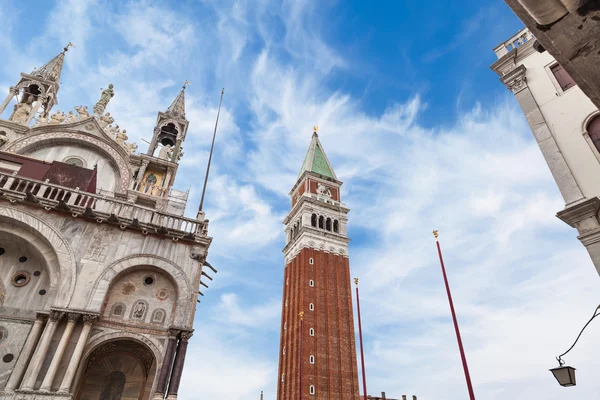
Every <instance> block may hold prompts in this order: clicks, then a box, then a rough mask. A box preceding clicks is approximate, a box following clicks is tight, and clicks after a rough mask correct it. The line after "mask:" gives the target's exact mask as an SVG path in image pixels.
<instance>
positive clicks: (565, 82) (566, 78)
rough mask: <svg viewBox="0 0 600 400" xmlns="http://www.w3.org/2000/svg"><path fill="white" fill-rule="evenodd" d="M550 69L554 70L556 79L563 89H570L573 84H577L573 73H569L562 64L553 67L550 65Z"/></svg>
mask: <svg viewBox="0 0 600 400" xmlns="http://www.w3.org/2000/svg"><path fill="white" fill-rule="evenodd" d="M550 71H552V74H553V75H554V77H555V78H556V81H557V82H558V84H559V85H560V88H561V89H562V90H563V91H564V90H568V89H570V88H572V87H573V86H577V84H576V83H575V81H574V80H573V78H571V75H569V74H568V73H567V71H565V69H564V68H563V67H562V65H560V64H555V65H553V66H552V67H550Z"/></svg>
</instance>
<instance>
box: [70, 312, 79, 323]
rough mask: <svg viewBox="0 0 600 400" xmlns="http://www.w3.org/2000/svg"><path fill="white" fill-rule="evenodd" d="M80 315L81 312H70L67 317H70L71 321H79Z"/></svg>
mask: <svg viewBox="0 0 600 400" xmlns="http://www.w3.org/2000/svg"><path fill="white" fill-rule="evenodd" d="M80 316H81V314H77V313H68V314H67V318H68V319H69V322H77V321H79V317H80Z"/></svg>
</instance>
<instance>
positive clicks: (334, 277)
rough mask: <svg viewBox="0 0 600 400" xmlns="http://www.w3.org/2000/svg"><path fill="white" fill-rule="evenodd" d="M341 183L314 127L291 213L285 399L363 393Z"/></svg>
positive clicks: (283, 348) (348, 397)
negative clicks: (360, 391) (357, 354)
mask: <svg viewBox="0 0 600 400" xmlns="http://www.w3.org/2000/svg"><path fill="white" fill-rule="evenodd" d="M341 186H342V182H340V181H339V180H338V179H337V177H336V175H335V172H334V171H333V168H332V167H331V164H330V163H329V160H328V159H327V156H326V155H325V151H324V150H323V147H322V145H321V142H320V141H319V137H318V135H317V133H316V128H315V132H314V133H313V136H312V140H311V143H310V147H309V150H308V153H307V154H306V158H305V160H304V163H303V165H302V169H301V170H300V175H299V176H298V180H297V182H296V184H295V185H294V187H293V189H292V190H291V192H290V195H291V197H292V199H291V207H292V209H291V211H290V212H289V214H288V216H287V217H286V218H285V221H284V224H285V227H286V228H285V232H286V237H287V240H286V246H285V248H284V249H283V252H284V255H285V270H284V281H283V299H282V318H281V338H280V353H279V379H278V388H277V399H278V400H291V399H296V398H297V397H298V395H299V393H300V391H301V393H302V398H305V399H310V398H315V399H336V400H338V399H339V400H354V399H356V400H357V399H358V398H359V394H358V393H359V391H358V371H357V364H356V344H355V339H354V319H353V311H352V292H351V283H350V266H349V261H348V242H349V239H348V236H347V231H346V223H347V221H348V218H347V214H348V212H349V211H350V210H349V209H348V208H347V207H346V205H345V204H344V203H342V201H341Z"/></svg>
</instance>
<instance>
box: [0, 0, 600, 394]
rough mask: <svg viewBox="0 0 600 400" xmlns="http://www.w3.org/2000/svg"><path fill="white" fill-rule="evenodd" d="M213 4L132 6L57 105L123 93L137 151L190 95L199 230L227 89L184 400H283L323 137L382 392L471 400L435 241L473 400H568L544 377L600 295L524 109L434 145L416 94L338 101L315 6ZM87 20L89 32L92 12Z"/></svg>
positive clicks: (462, 123)
mask: <svg viewBox="0 0 600 400" xmlns="http://www.w3.org/2000/svg"><path fill="white" fill-rule="evenodd" d="M65 4H67V3H65ZM140 4H142V5H145V7H138V6H139V5H140ZM202 6H203V7H205V8H206V9H203V13H206V15H209V16H211V17H212V16H215V17H216V18H215V19H214V20H215V21H217V22H216V23H214V24H211V23H209V22H207V21H209V20H210V18H206V19H205V20H203V21H202V24H199V23H196V22H195V19H194V18H195V17H194V16H193V15H184V14H183V13H182V11H181V10H177V9H168V8H166V7H165V5H164V4H163V5H162V6H161V5H157V4H156V3H150V2H142V3H137V2H135V3H126V4H125V5H123V7H122V8H119V10H120V11H122V12H121V15H112V14H111V17H112V18H109V19H104V22H103V23H104V25H103V29H108V30H109V31H110V34H111V35H113V36H115V37H117V38H118V41H116V42H115V49H112V50H110V51H109V52H108V53H107V54H102V55H101V56H98V59H94V58H92V55H93V51H92V50H91V45H90V49H88V50H86V53H85V54H86V56H85V57H84V58H83V59H84V65H82V66H81V68H78V69H77V71H73V70H70V71H69V72H68V73H69V74H71V78H70V79H72V80H71V82H73V81H75V82H77V84H73V86H71V87H70V89H67V88H66V87H65V88H64V89H61V94H63V95H64V96H63V98H61V101H62V103H63V104H71V105H75V104H78V103H80V102H81V101H88V104H90V105H91V104H93V102H94V101H96V100H97V95H98V94H99V91H98V89H99V88H100V87H105V85H106V84H107V83H108V82H111V81H112V82H113V83H115V87H116V92H117V94H116V96H115V98H114V99H113V100H112V101H111V103H110V105H109V110H110V111H111V113H112V114H114V115H115V116H116V119H117V123H119V124H120V125H122V126H125V127H126V128H127V130H128V132H129V133H130V137H133V138H135V139H136V140H139V138H141V137H145V138H149V135H150V134H151V132H152V128H153V125H154V121H155V118H156V112H157V111H159V110H163V109H166V107H167V106H168V105H169V104H170V102H171V101H172V99H173V98H174V97H175V95H176V94H177V92H178V90H179V87H180V85H181V83H182V81H183V80H185V79H189V80H190V81H191V82H192V84H191V85H190V87H189V89H188V91H187V92H186V95H187V99H188V110H187V114H188V117H189V120H190V131H189V133H188V139H187V141H186V143H185V145H184V147H185V148H186V156H185V157H184V159H183V162H182V163H181V169H180V172H179V176H178V181H177V184H178V186H179V187H180V188H185V187H187V186H188V185H192V190H191V198H190V202H189V203H190V207H189V209H190V210H188V211H190V212H192V213H193V211H194V209H195V207H196V205H197V204H198V203H199V197H200V190H201V187H202V182H203V179H204V172H205V169H204V168H205V165H206V160H207V157H208V149H209V146H210V140H211V138H212V130H213V126H214V125H213V124H214V118H215V116H216V107H217V105H218V90H219V89H220V88H221V87H222V86H225V87H226V89H227V92H226V97H225V107H224V109H223V111H222V114H221V121H220V128H219V135H218V137H217V146H216V153H215V159H214V164H213V167H212V170H211V179H210V181H209V186H208V191H207V199H206V206H205V211H206V213H207V217H208V218H209V219H210V220H211V223H210V234H211V235H213V236H214V243H213V246H212V248H211V250H210V256H209V258H210V261H211V263H212V264H213V265H215V266H216V267H217V268H219V273H218V274H217V276H215V281H214V282H211V287H210V289H208V290H204V291H203V292H204V293H205V297H204V298H203V300H202V301H203V302H202V304H201V306H200V307H199V312H198V318H197V320H196V326H195V327H196V329H197V331H196V334H195V337H194V339H193V340H192V342H191V344H190V352H189V355H188V358H187V364H186V371H185V374H184V380H183V383H182V388H181V393H180V397H182V398H186V399H187V398H189V399H197V398H204V397H226V398H228V399H232V400H235V399H245V398H248V397H250V396H257V394H258V393H259V391H260V390H262V389H264V390H265V393H266V394H267V397H266V398H267V399H269V398H271V399H272V398H274V397H275V395H274V392H275V387H276V384H277V382H276V379H277V376H276V374H277V372H276V365H277V351H278V332H277V330H278V327H279V312H280V307H281V303H280V290H281V283H282V282H281V281H282V275H283V260H282V256H281V253H280V250H281V247H282V245H283V244H282V241H283V227H282V225H281V221H282V220H283V217H284V216H285V213H286V212H287V211H288V209H289V199H288V197H287V193H288V191H289V189H290V188H291V187H292V186H293V184H294V182H295V179H296V176H297V173H298V169H299V168H300V165H301V163H302V159H303V157H304V154H305V152H306V149H307V146H308V143H309V140H310V134H311V133H312V130H311V128H312V126H313V125H319V126H320V128H321V129H320V138H321V141H322V142H323V145H324V148H325V150H326V152H327V154H328V156H329V158H330V161H331V162H332V164H333V166H334V168H335V170H336V172H337V174H338V176H339V178H340V179H341V180H343V181H345V184H344V186H343V192H342V194H343V196H344V200H345V201H346V202H347V203H348V205H349V206H350V208H351V209H352V212H351V214H350V216H349V217H350V222H349V223H350V234H351V236H354V237H355V239H356V240H355V241H353V242H352V243H351V245H350V249H351V250H350V252H351V265H352V273H353V275H356V276H360V277H361V300H362V301H363V303H362V304H361V305H362V309H363V327H364V329H365V332H364V333H365V341H366V343H365V344H366V359H367V366H368V381H369V388H370V389H369V391H370V392H371V394H374V393H378V392H380V391H383V390H384V391H386V392H387V394H388V396H393V397H396V398H397V397H400V395H401V394H409V395H410V394H413V393H414V394H416V395H418V396H419V399H421V400H429V399H462V398H465V397H466V392H465V388H464V378H463V376H462V371H461V368H460V359H459V356H458V352H457V348H456V341H455V337H454V332H453V327H452V324H451V320H450V319H449V314H448V304H447V299H446V297H445V296H446V295H445V292H444V286H443V282H442V280H441V272H440V270H439V264H438V260H437V254H436V249H435V242H434V241H433V237H432V235H431V231H432V229H434V228H435V229H439V230H440V233H441V243H442V247H443V250H444V254H445V257H446V267H447V270H448V276H449V280H450V283H451V285H452V290H453V294H454V301H455V305H456V308H457V312H458V317H459V322H460V324H461V329H462V332H463V340H464V344H465V348H466V351H467V357H468V360H469V363H470V367H471V373H472V378H473V382H474V384H475V391H476V394H477V395H478V397H482V398H486V399H505V398H540V399H558V398H563V397H564V395H565V393H566V392H565V391H563V390H562V388H559V387H558V385H557V384H556V382H554V381H553V378H552V376H551V375H550V373H549V372H548V371H547V369H548V368H550V367H553V366H554V364H555V363H554V359H553V357H554V356H555V355H556V354H558V353H560V352H561V351H563V350H564V349H565V347H568V345H570V343H571V341H572V340H573V339H574V336H575V335H576V334H577V332H578V329H579V327H580V326H582V324H583V323H584V322H585V321H587V318H589V315H588V314H591V311H592V309H593V308H594V306H595V305H596V302H597V299H595V297H594V293H595V292H596V291H597V290H598V282H599V281H598V277H597V274H596V272H595V271H594V269H593V266H592V265H591V262H590V260H589V257H588V256H587V254H586V253H585V250H584V249H583V247H582V246H581V245H580V243H579V242H578V241H577V240H576V238H575V232H574V231H573V230H571V229H570V228H568V227H567V226H566V225H564V224H563V223H562V222H561V221H559V220H557V219H556V218H555V217H554V214H555V213H556V212H557V211H558V210H560V209H561V208H562V206H563V204H564V203H563V202H562V200H561V199H560V197H559V193H558V191H557V189H556V187H555V184H554V182H553V180H552V177H551V175H550V174H549V171H548V169H547V167H546V165H545V163H544V160H543V158H542V156H541V154H540V152H539V149H538V148H537V145H536V144H535V142H534V141H533V138H532V135H531V132H530V131H529V127H528V126H527V124H526V121H525V120H524V118H523V116H522V113H521V111H520V110H518V109H517V107H516V104H515V102H514V101H513V100H512V99H510V98H509V97H508V95H507V96H506V97H502V98H500V99H497V100H498V103H496V104H493V105H486V104H477V105H476V106H475V107H473V108H472V109H471V110H468V111H466V112H462V113H460V114H458V115H456V121H455V122H454V123H448V122H447V121H445V124H444V125H443V126H442V125H441V124H439V126H438V124H435V123H428V124H427V126H428V127H427V128H425V127H424V125H425V124H423V121H422V118H423V111H424V110H425V109H426V107H427V104H426V101H427V98H426V97H424V95H419V94H414V96H412V97H411V98H404V99H402V98H399V99H398V98H397V99H390V100H389V102H388V103H387V104H391V106H390V107H388V108H387V109H384V110H380V111H379V112H375V111H372V110H370V108H369V107H367V105H365V104H363V103H362V102H361V99H360V98H359V97H357V96H355V95H354V94H353V93H350V92H345V91H341V90H336V88H333V89H332V88H331V87H330V86H328V85H329V84H330V81H329V80H328V78H330V77H331V74H333V73H339V71H343V70H345V69H352V66H353V60H351V59H346V58H345V57H344V56H343V55H341V54H338V52H337V51H336V49H335V48H332V47H331V46H329V45H328V44H327V43H326V41H325V40H324V39H322V37H321V35H320V33H319V32H320V31H319V23H320V20H319V15H318V14H319V10H318V9H317V6H316V3H311V2H308V1H302V2H285V3H284V4H283V5H280V4H279V3H277V2H273V1H268V0H264V1H260V2H246V1H233V2H204V3H202ZM90 7H91V8H90V9H87V11H86V12H87V13H88V14H89V13H90V12H92V11H97V10H98V7H97V6H90ZM94 7H96V8H94ZM58 9H60V8H58ZM75 11H76V10H74V11H73V12H75ZM110 11H111V10H108V11H107V10H104V11H103V12H105V13H109V12H110ZM213 14H214V15H213ZM203 15H204V14H203ZM94 21H95V20H94V19H92V22H94ZM107 21H108V22H107ZM309 22H310V23H309ZM95 23H97V21H96V22H95ZM474 23H479V22H477V21H475V22H474ZM77 29H79V28H77ZM81 29H83V28H81ZM89 29H90V30H89V31H85V34H84V33H81V32H83V31H82V30H80V31H78V30H75V33H77V32H80V33H79V34H80V35H82V37H83V39H82V40H83V41H84V42H85V43H91V42H92V40H91V39H90V38H93V37H97V36H95V35H98V32H97V31H96V30H97V26H92V27H91V28H89ZM469 29H470V28H469V27H468V26H467V32H468V30H469ZM61 32H62V31H61ZM0 35H1V34H0ZM61 35H64V33H61ZM86 35H87V36H86ZM0 38H2V36H0ZM60 39H61V40H63V37H62V36H61V37H60ZM121 41H122V43H121ZM2 46H3V47H1V48H0V49H4V48H7V49H10V48H12V47H11V46H12V44H10V43H9V44H7V45H2ZM199 49H201V51H199ZM450 50H451V49H450ZM315 53H317V54H318V57H316V58H315ZM69 55H70V54H69ZM82 57H83V56H82ZM86 60H87V64H85V62H86ZM92 60H93V61H92ZM191 71H193V73H192V72H191ZM190 75H191V76H190ZM5 81H7V77H6V76H2V77H1V82H5ZM76 95H77V96H76ZM86 96H87V99H85V97H86ZM82 97H83V98H82ZM69 101H70V103H69ZM61 106H62V104H61ZM367 109H369V110H370V111H366V110H367ZM138 143H140V142H138ZM140 147H141V148H142V149H143V147H145V146H143V145H142V146H140ZM589 329H590V331H589V332H586V335H585V336H584V337H583V338H582V340H581V343H580V344H579V345H578V347H577V348H576V351H574V352H573V354H572V355H570V356H569V358H568V360H569V361H571V360H572V362H573V365H574V366H576V367H578V378H579V383H578V386H577V387H576V388H572V389H569V394H572V395H573V396H575V397H577V398H582V399H587V398H595V396H596V393H597V392H598V390H599V389H600V383H598V380H597V379H595V377H594V373H595V370H596V369H595V368H594V366H595V364H596V361H595V360H596V358H597V357H596V351H597V350H596V349H595V345H594V344H593V337H594V335H595V334H596V333H597V329H598V327H592V326H590V328H589ZM232 382H233V384H232Z"/></svg>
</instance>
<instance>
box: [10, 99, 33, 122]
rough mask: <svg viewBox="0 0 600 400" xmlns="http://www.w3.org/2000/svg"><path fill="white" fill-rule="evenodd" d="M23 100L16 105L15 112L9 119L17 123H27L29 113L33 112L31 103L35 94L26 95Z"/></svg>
mask: <svg viewBox="0 0 600 400" xmlns="http://www.w3.org/2000/svg"><path fill="white" fill-rule="evenodd" d="M24 97H25V99H24V101H23V102H21V103H18V104H16V105H15V108H14V112H13V114H12V115H11V116H10V118H9V121H12V122H14V123H17V124H21V125H25V124H26V123H27V119H28V118H29V114H30V113H31V104H32V103H33V96H25V95H24Z"/></svg>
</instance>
